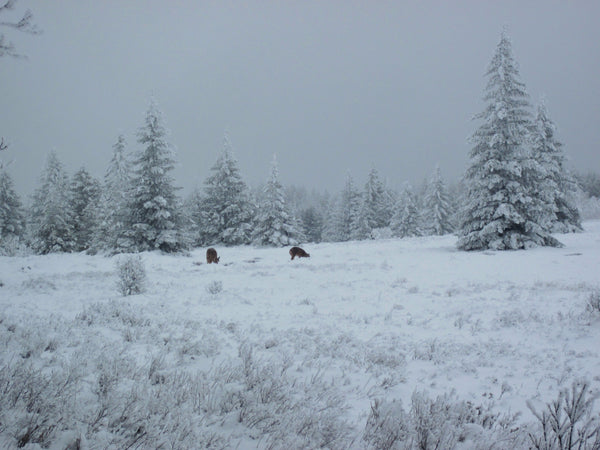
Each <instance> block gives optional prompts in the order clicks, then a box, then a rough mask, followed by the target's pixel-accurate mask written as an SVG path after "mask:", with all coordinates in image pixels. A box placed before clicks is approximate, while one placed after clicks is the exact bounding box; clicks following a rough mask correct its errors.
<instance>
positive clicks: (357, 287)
mask: <svg viewBox="0 0 600 450" xmlns="http://www.w3.org/2000/svg"><path fill="white" fill-rule="evenodd" d="M584 227H585V232H583V233H579V234H569V235H558V236H557V237H558V238H559V239H560V240H561V241H562V242H563V243H564V244H565V247H564V248H537V249H532V250H528V251H506V252H491V251H486V252H469V253H467V252H461V251H458V250H456V248H455V241H456V238H455V237H453V236H444V237H425V238H412V239H402V240H398V239H389V240H378V241H361V242H347V243H335V244H334V243H323V244H315V245H306V246H304V248H305V249H306V250H307V251H308V252H309V253H310V254H311V257H310V258H304V259H299V260H298V259H295V260H293V261H291V260H290V257H289V254H288V252H287V248H281V249H272V248H268V249H264V248H252V247H234V248H217V250H218V252H219V256H220V261H221V262H220V264H218V265H214V264H212V265H207V264H206V263H205V259H204V250H203V249H198V250H195V251H193V252H191V254H190V255H187V256H183V255H175V256H173V255H165V254H160V253H145V254H142V261H143V263H144V265H145V268H146V272H147V283H146V291H145V292H144V293H142V294H139V295H132V296H128V297H123V296H121V294H120V293H119V292H118V290H117V287H116V285H117V279H118V274H117V270H116V262H117V261H118V260H120V259H122V258H124V256H123V255H121V256H115V257H104V256H88V255H84V254H52V255H47V256H28V257H12V258H9V257H0V283H2V287H0V391H1V390H3V391H2V392H4V393H5V394H6V393H11V392H12V394H11V395H12V397H11V399H9V398H8V397H7V395H5V396H4V399H3V400H0V402H2V403H0V444H5V445H9V446H10V445H15V443H17V442H18V441H19V440H21V443H22V444H28V445H30V446H32V445H33V444H32V443H35V442H38V443H41V444H44V445H46V444H52V445H54V446H55V447H56V448H60V446H61V445H64V444H65V443H68V442H70V441H72V440H73V439H80V442H81V445H82V446H83V447H85V446H86V445H87V446H89V447H91V448H98V447H101V448H104V447H105V446H109V447H110V446H112V447H114V448H117V447H120V446H122V445H124V443H126V444H127V445H129V444H133V446H134V447H135V446H139V447H147V446H153V445H154V444H156V446H158V445H164V446H165V447H167V448H187V447H189V445H190V443H191V442H193V443H194V446H196V445H197V446H198V447H203V446H211V445H212V446H213V447H215V448H220V447H234V448H235V447H238V448H256V447H259V448H265V447H269V446H272V447H275V448H277V447H280V446H288V447H289V448H297V447H318V446H328V447H331V448H347V447H352V448H363V447H366V446H368V445H372V446H377V444H376V441H374V440H371V441H368V440H365V429H366V425H367V421H368V420H369V418H370V417H371V418H372V416H373V414H372V411H373V407H374V405H375V402H376V400H377V401H378V402H385V403H386V404H388V405H389V404H391V402H393V401H394V400H395V402H394V404H399V403H397V402H398V401H399V400H400V401H401V402H402V405H404V407H405V408H406V410H407V411H408V410H409V409H410V407H411V398H413V396H414V395H415V393H422V394H423V395H425V396H427V397H428V398H431V399H435V398H437V397H438V396H444V395H447V396H448V397H446V398H447V399H448V401H449V402H454V403H456V404H457V403H460V402H468V403H466V404H467V405H470V407H471V406H472V407H473V408H475V410H476V411H478V412H480V413H481V414H490V415H491V416H493V415H494V414H495V415H496V416H493V417H496V419H494V420H496V422H497V423H499V422H500V419H497V418H498V417H500V416H502V417H505V421H506V422H507V423H509V425H508V426H507V428H508V427H509V426H510V427H513V428H515V427H519V426H521V425H523V424H531V423H533V422H534V420H535V418H534V416H533V414H532V412H531V411H530V409H529V408H528V406H527V402H530V404H532V405H534V406H535V407H536V408H538V409H540V410H541V409H543V407H544V405H545V404H546V403H547V402H549V401H551V400H554V399H556V397H557V395H558V392H559V391H560V390H561V389H565V388H570V387H571V385H572V383H573V382H574V381H576V380H581V379H585V380H587V381H588V382H589V383H590V386H591V389H592V391H593V392H599V391H600V313H598V312H597V311H596V312H594V311H591V310H589V309H588V308H587V303H588V301H589V299H590V297H591V296H593V295H594V291H596V292H597V290H598V289H599V288H600V275H599V274H600V221H591V222H586V223H585V224H584ZM32 374H33V375H32ZM19 379H24V380H25V381H18V380H19ZM27 380H29V381H27ZM18 383H22V384H23V385H22V386H21V385H17V384H18ZM27 383H29V384H27ZM30 385H31V386H38V385H39V387H37V388H36V387H30ZM11 389H12V390H11ZM15 391H16V392H21V393H22V394H21V396H22V397H25V394H24V392H28V393H31V392H34V391H35V392H36V393H37V397H36V395H32V396H33V398H34V400H32V402H33V403H32V402H29V403H28V402H26V401H23V400H22V399H15V398H14V397H15V395H16V394H14V392H15ZM0 395H1V394H0ZM35 402H38V403H35ZM32 404H33V405H34V406H32ZM380 404H381V403H380ZM35 405H37V406H35ZM40 405H41V406H40ZM482 411H483V412H482ZM518 414H520V415H518ZM480 425H481V424H480ZM483 428H485V426H483ZM46 429H47V431H44V430H46ZM27 430H29V432H27ZM36 433H37V434H36ZM38 434H39V436H38ZM469 439H471V438H470V437H469V436H462V437H461V438H460V440H461V441H463V444H464V445H465V446H467V447H468V446H469V445H468V444H465V442H466V443H469V442H471V443H473V442H474V441H472V440H469ZM488 443H489V442H488ZM458 444H460V442H459V443H458ZM458 444H457V445H458ZM379 445H380V446H383V444H379ZM473 445H474V444H473ZM507 445H508V444H507ZM511 445H512V444H511ZM499 448H502V445H499Z"/></svg>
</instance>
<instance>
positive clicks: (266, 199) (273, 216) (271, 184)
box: [252, 156, 302, 247]
mask: <svg viewBox="0 0 600 450" xmlns="http://www.w3.org/2000/svg"><path fill="white" fill-rule="evenodd" d="M301 239H302V236H301V232H300V230H299V229H298V225H297V221H296V219H295V218H294V217H293V216H292V215H291V214H290V212H289V209H288V207H287V205H286V202H285V196H284V192H283V186H282V185H281V183H280V182H279V167H278V165H277V158H276V157H275V156H274V157H273V162H272V165H271V176H270V177H269V179H268V180H267V184H266V185H265V188H264V192H263V198H262V199H261V201H260V203H259V207H258V213H257V215H256V219H255V225H254V232H253V234H252V240H253V242H254V243H255V244H257V245H266V246H273V247H282V246H285V245H297V244H298V243H299V242H300V240H301Z"/></svg>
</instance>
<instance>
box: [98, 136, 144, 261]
mask: <svg viewBox="0 0 600 450" xmlns="http://www.w3.org/2000/svg"><path fill="white" fill-rule="evenodd" d="M125 146H126V142H125V137H124V136H123V135H120V136H119V137H118V138H117V142H116V143H115V144H114V145H113V153H112V157H111V160H110V162H109V164H108V167H107V169H106V173H105V174H104V184H103V188H102V195H101V197H100V201H99V205H98V209H97V213H96V214H97V223H96V228H95V230H94V238H93V245H92V248H93V249H94V250H95V251H99V250H101V251H107V252H111V253H124V252H133V251H135V249H134V248H133V247H132V246H131V245H132V242H131V241H130V239H128V238H127V237H126V232H127V220H128V216H129V203H130V194H131V162H130V161H129V159H128V158H127V155H126V152H125Z"/></svg>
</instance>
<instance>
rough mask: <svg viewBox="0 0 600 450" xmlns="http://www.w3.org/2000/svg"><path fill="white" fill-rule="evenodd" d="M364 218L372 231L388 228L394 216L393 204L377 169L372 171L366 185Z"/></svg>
mask: <svg viewBox="0 0 600 450" xmlns="http://www.w3.org/2000/svg"><path fill="white" fill-rule="evenodd" d="M363 201H364V213H363V215H364V218H365V220H366V223H367V226H368V227H369V229H370V230H373V229H374V228H383V227H387V226H388V225H389V224H390V219H391V216H392V208H391V207H392V206H393V205H392V204H391V202H390V199H389V194H388V192H387V190H386V189H385V186H384V184H383V182H382V181H381V180H380V178H379V173H378V172H377V170H376V169H371V171H370V172H369V176H368V178H367V182H366V184H365V189H364V194H363Z"/></svg>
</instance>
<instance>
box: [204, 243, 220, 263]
mask: <svg viewBox="0 0 600 450" xmlns="http://www.w3.org/2000/svg"><path fill="white" fill-rule="evenodd" d="M219 259H221V258H220V257H218V256H217V251H216V250H215V249H214V248H212V247H211V248H209V249H208V250H206V264H210V263H215V264H219Z"/></svg>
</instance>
